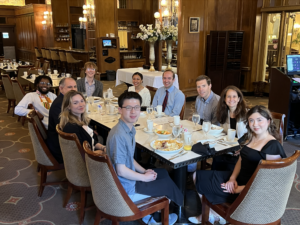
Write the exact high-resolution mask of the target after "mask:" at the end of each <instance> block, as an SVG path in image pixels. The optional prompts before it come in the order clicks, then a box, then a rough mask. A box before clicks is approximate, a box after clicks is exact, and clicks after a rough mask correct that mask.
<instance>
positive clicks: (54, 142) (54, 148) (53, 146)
mask: <svg viewBox="0 0 300 225" xmlns="http://www.w3.org/2000/svg"><path fill="white" fill-rule="evenodd" d="M70 90H76V91H77V85H76V81H75V80H74V79H73V78H70V77H68V78H63V79H61V81H60V82H59V92H60V94H59V96H57V98H56V99H55V100H54V101H53V103H52V105H51V107H50V110H49V125H48V137H47V146H48V148H49V150H50V152H51V153H52V155H53V156H54V158H55V159H56V160H57V161H58V163H63V157H62V154H61V150H60V146H59V140H58V134H57V132H56V125H57V124H59V121H60V119H59V114H60V113H61V105H62V102H63V99H64V95H65V94H66V93H67V92H68V91H70Z"/></svg>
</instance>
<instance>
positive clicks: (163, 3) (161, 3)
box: [160, 0, 168, 7]
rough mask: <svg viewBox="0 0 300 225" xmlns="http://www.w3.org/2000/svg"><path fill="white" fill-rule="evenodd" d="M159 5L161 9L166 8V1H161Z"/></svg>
mask: <svg viewBox="0 0 300 225" xmlns="http://www.w3.org/2000/svg"><path fill="white" fill-rule="evenodd" d="M160 5H161V6H163V7H166V6H167V5H168V1H167V0H161V2H160Z"/></svg>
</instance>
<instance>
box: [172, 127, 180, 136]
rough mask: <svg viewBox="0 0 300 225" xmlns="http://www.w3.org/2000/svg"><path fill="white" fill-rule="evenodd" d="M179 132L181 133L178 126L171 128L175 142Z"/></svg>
mask: <svg viewBox="0 0 300 225" xmlns="http://www.w3.org/2000/svg"><path fill="white" fill-rule="evenodd" d="M180 132H181V127H180V126H179V125H175V126H173V128H172V133H173V135H174V137H175V140H176V139H177V137H178V136H179V134H180Z"/></svg>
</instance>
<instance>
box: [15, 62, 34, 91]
mask: <svg viewBox="0 0 300 225" xmlns="http://www.w3.org/2000/svg"><path fill="white" fill-rule="evenodd" d="M32 67H33V66H28V65H24V66H23V65H22V66H18V74H17V80H18V81H19V83H20V84H21V86H22V88H23V89H24V90H26V88H27V87H28V86H29V81H27V80H25V79H24V78H23V77H22V76H24V72H28V70H29V69H30V68H32Z"/></svg>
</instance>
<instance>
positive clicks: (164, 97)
mask: <svg viewBox="0 0 300 225" xmlns="http://www.w3.org/2000/svg"><path fill="white" fill-rule="evenodd" d="M162 79H163V84H164V86H163V87H161V88H159V89H158V90H157V91H156V93H155V95H154V98H153V101H152V106H153V107H156V106H158V105H161V106H162V108H163V112H164V113H165V114H166V115H168V116H179V114H180V112H181V109H182V107H183V104H184V101H185V96H184V94H183V93H182V91H180V90H178V89H177V88H176V87H175V86H173V83H174V81H175V73H174V72H173V71H172V70H166V71H165V72H164V73H163V75H162Z"/></svg>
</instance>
